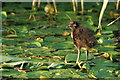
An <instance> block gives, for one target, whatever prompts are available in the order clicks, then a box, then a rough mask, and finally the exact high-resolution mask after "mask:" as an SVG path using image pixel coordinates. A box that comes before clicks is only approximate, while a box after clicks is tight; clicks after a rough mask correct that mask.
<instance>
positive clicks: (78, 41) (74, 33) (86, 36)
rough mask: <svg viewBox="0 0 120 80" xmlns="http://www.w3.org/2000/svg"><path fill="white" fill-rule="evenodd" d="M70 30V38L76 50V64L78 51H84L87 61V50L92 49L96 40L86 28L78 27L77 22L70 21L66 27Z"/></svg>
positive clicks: (79, 52)
mask: <svg viewBox="0 0 120 80" xmlns="http://www.w3.org/2000/svg"><path fill="white" fill-rule="evenodd" d="M68 27H70V28H71V37H72V39H73V43H74V46H75V47H76V48H77V49H78V57H77V61H76V63H78V60H79V56H80V54H81V51H80V49H84V50H86V60H87V59H88V49H90V48H92V47H93V46H94V45H95V44H96V38H95V36H94V35H93V33H92V31H91V30H90V29H88V28H86V27H80V26H79V23H78V22H77V21H72V22H70V24H69V25H68Z"/></svg>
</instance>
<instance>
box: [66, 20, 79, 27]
mask: <svg viewBox="0 0 120 80" xmlns="http://www.w3.org/2000/svg"><path fill="white" fill-rule="evenodd" d="M67 27H70V28H77V27H79V22H77V21H72V22H70V24H69V25H68V26H67Z"/></svg>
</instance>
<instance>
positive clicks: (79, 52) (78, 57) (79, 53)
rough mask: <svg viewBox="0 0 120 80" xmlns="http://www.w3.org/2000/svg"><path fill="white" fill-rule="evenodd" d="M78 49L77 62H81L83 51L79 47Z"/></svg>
mask: <svg viewBox="0 0 120 80" xmlns="http://www.w3.org/2000/svg"><path fill="white" fill-rule="evenodd" d="M77 49H78V56H77V60H76V63H79V59H80V55H81V51H80V48H77Z"/></svg>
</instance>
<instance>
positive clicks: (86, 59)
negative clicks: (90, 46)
mask: <svg viewBox="0 0 120 80" xmlns="http://www.w3.org/2000/svg"><path fill="white" fill-rule="evenodd" d="M85 53H86V61H87V60H88V50H86V51H85Z"/></svg>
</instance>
